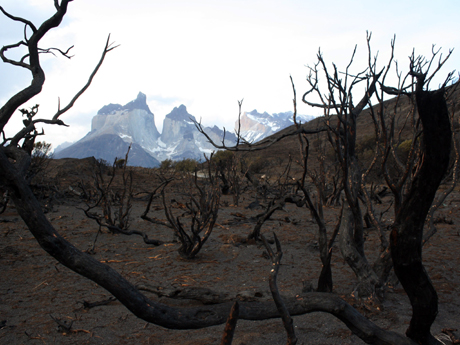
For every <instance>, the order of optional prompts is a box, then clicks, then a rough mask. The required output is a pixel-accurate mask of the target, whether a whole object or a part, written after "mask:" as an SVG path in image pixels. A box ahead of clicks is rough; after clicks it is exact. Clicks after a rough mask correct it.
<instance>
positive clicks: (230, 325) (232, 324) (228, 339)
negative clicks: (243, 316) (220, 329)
mask: <svg viewBox="0 0 460 345" xmlns="http://www.w3.org/2000/svg"><path fill="white" fill-rule="evenodd" d="M239 313H240V306H239V304H238V301H236V302H235V303H233V306H232V309H230V315H229V316H228V319H227V322H226V323H225V329H224V335H223V336H222V341H221V343H220V344H221V345H231V344H232V341H233V335H234V334H235V329H236V323H237V322H238V315H239Z"/></svg>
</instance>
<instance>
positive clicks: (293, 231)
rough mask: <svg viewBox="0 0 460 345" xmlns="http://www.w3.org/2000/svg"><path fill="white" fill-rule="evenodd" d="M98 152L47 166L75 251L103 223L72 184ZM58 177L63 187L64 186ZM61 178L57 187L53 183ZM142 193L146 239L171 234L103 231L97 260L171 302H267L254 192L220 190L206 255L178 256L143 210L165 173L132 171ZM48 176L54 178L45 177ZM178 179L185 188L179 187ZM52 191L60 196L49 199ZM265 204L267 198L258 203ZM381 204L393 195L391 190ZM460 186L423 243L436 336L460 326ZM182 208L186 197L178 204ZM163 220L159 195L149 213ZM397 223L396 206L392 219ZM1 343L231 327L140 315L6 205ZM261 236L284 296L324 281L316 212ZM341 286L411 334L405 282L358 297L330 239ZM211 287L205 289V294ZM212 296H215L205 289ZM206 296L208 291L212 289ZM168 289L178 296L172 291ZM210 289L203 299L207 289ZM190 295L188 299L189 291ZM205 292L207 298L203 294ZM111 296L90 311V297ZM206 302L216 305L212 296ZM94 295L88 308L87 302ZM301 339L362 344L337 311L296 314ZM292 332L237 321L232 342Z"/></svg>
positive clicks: (371, 246)
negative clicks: (255, 238)
mask: <svg viewBox="0 0 460 345" xmlns="http://www.w3.org/2000/svg"><path fill="white" fill-rule="evenodd" d="M90 163H91V160H89V159H88V160H59V161H55V162H53V164H52V165H51V172H50V173H49V174H48V179H47V180H46V181H42V182H43V183H44V184H45V185H47V186H50V185H54V186H55V188H53V189H52V190H48V191H47V190H45V189H42V193H45V194H46V195H47V196H48V198H46V199H44V200H43V203H44V205H46V207H47V209H49V212H48V213H47V217H48V219H49V220H50V221H51V222H52V224H53V225H54V226H55V228H56V229H57V231H58V232H59V233H60V234H61V235H63V236H64V237H65V238H67V239H68V240H69V241H71V242H72V243H73V244H75V245H76V246H77V247H79V248H80V249H81V250H89V249H91V248H92V247H93V244H94V242H95V238H96V235H97V232H98V226H97V224H96V223H95V222H94V221H93V220H91V219H88V218H86V217H85V215H84V213H83V211H82V210H81V209H80V208H84V207H85V203H84V200H82V199H81V198H79V197H78V196H76V195H75V193H74V192H71V191H70V190H69V186H71V187H72V188H73V189H74V190H76V191H78V190H80V189H79V188H78V183H83V184H85V183H86V184H90V183H91V164H90ZM58 180H59V183H58V182H57V181H58ZM52 181H54V183H53V182H52ZM135 181H136V188H135V191H136V193H139V194H137V196H136V199H135V200H134V205H133V209H132V212H131V216H132V220H131V228H132V229H137V230H141V231H144V232H146V233H147V234H148V236H149V238H154V239H158V240H161V241H164V242H165V244H163V245H161V246H158V247H154V246H149V245H146V244H144V242H143V241H142V238H141V237H139V236H124V235H114V234H110V233H108V232H107V231H106V230H104V231H103V233H102V234H99V236H98V238H97V241H96V245H95V248H94V254H93V255H94V257H95V258H97V259H98V260H100V261H102V262H105V263H107V264H108V265H110V266H112V267H113V268H115V269H116V270H118V271H119V272H120V273H122V274H123V275H124V276H125V277H126V278H127V279H128V280H129V281H131V282H132V283H133V284H135V285H137V286H138V288H139V289H141V290H142V291H143V293H145V294H146V295H147V296H148V297H149V298H151V299H152V300H157V301H160V302H163V303H167V304H170V305H174V306H190V305H197V304H199V303H203V301H198V300H196V299H195V298H187V299H180V298H178V297H180V295H181V294H183V295H185V297H187V292H190V291H192V292H193V291H195V292H196V291H197V290H196V289H195V288H207V289H210V290H212V291H213V292H215V293H218V296H217V297H215V296H214V297H215V298H218V299H223V300H266V299H270V298H271V295H270V292H269V287H268V276H269V271H270V269H271V262H270V260H269V259H268V257H267V255H266V250H265V248H264V247H263V245H261V244H260V243H256V242H251V241H249V242H248V241H246V237H247V235H248V234H249V233H250V232H251V230H252V229H253V227H254V226H255V216H256V215H257V214H259V213H261V212H262V209H260V208H259V209H250V208H246V207H247V206H248V205H249V204H250V203H251V202H253V201H254V197H253V196H251V194H250V193H245V194H243V196H242V198H241V202H240V204H239V206H234V205H233V199H232V197H231V196H223V197H222V199H221V208H220V210H219V218H218V220H217V223H218V224H217V225H216V226H215V228H214V231H213V233H212V235H211V237H210V239H209V241H208V242H207V243H206V244H205V245H204V247H203V249H202V251H201V252H200V253H199V254H198V257H197V258H196V259H194V260H185V259H183V258H181V257H180V256H179V254H178V253H177V249H178V247H179V244H178V243H177V242H173V233H172V230H171V229H169V228H166V227H164V226H160V225H152V224H151V223H149V222H146V221H144V220H142V219H141V218H140V215H141V214H142V213H143V211H144V210H145V207H146V204H147V194H146V193H142V192H149V191H152V190H153V189H154V188H155V187H156V186H157V185H158V180H157V179H156V178H155V177H154V175H153V173H152V171H151V170H148V169H136V171H135ZM45 182H46V183H45ZM181 186H182V187H181ZM181 188H183V185H181V184H180V183H178V184H175V185H171V186H168V189H167V191H168V194H167V198H170V199H173V198H174V199H176V200H179V198H180V197H181V194H180V192H181V191H182V190H183V189H181ZM50 196H53V197H52V198H50ZM259 201H260V203H261V204H262V205H266V202H264V201H263V200H259ZM383 201H384V205H382V209H385V208H386V207H388V205H389V203H390V202H391V198H390V197H389V196H388V197H385V198H384V200H383ZM459 209H460V193H459V192H454V193H453V194H452V195H450V196H449V198H448V199H447V200H446V202H445V203H444V205H443V206H442V207H441V209H440V210H439V211H438V214H437V215H438V216H439V217H440V219H441V220H443V222H441V223H438V224H437V227H438V233H437V234H436V235H435V236H434V237H433V238H432V239H431V240H430V242H429V243H427V244H426V245H425V247H424V256H423V258H424V264H425V266H426V269H427V271H428V273H429V275H430V277H431V279H432V281H433V284H434V286H435V288H436V290H437V292H438V295H439V315H438V317H437V319H436V321H435V323H434V325H433V327H432V331H433V333H435V334H436V333H439V332H440V331H441V329H443V328H454V329H460V317H459V316H460V288H459V284H460V275H459V269H458V267H459V266H460V254H459V253H460V232H459V230H458V224H459V223H460V212H459ZM173 210H174V212H177V215H179V214H180V212H182V210H181V209H180V205H179V204H177V208H175V209H173ZM339 211H340V207H338V206H337V207H329V208H327V209H326V210H325V213H326V214H325V217H326V220H327V226H328V231H329V235H330V233H332V229H333V228H334V226H335V223H336V220H337V215H338V213H339ZM150 215H154V216H156V217H158V218H159V219H165V217H164V211H163V209H162V203H161V201H160V199H157V200H155V201H154V205H153V207H152V212H151V213H150ZM385 217H386V218H387V219H386V222H387V224H390V222H391V218H392V214H391V212H388V213H386V214H385V215H384V218H385ZM0 222H1V223H0V224H1V225H0V229H1V230H0V236H1V238H2V240H1V243H0V267H1V279H0V327H1V329H0V343H1V344H181V345H186V344H219V343H220V340H221V337H222V333H223V329H224V325H220V326H215V327H210V328H206V329H200V330H181V331H178V330H168V329H164V328H162V327H158V326H156V325H153V324H148V323H146V322H145V321H142V320H140V319H138V318H137V317H135V316H134V315H132V314H131V313H130V312H129V311H128V310H127V309H126V308H125V307H124V306H123V305H121V304H120V303H119V302H118V301H116V300H115V301H107V300H108V299H109V298H110V297H111V296H110V295H109V294H108V293H107V292H106V291H105V290H104V289H102V288H100V287H99V286H97V285H96V284H95V283H93V282H91V281H89V280H87V279H85V278H83V277H81V276H79V275H78V274H76V273H74V272H72V271H70V270H69V269H67V268H66V267H63V266H62V265H61V264H59V263H58V262H57V261H56V260H55V259H53V258H52V257H50V256H49V255H48V254H47V253H46V252H45V251H43V250H42V249H41V248H40V247H39V245H38V243H37V242H36V240H35V239H34V238H33V237H32V235H31V233H30V232H29V231H28V229H27V227H26V226H25V224H24V223H23V222H22V220H21V219H20V217H19V216H18V215H17V213H16V212H15V209H14V206H13V205H9V207H8V208H7V210H6V211H5V213H3V214H1V215H0ZM262 232H263V233H264V234H265V235H266V236H267V237H268V238H273V235H272V233H273V232H276V234H277V236H278V238H279V239H280V242H281V245H282V248H283V253H284V255H283V258H282V266H281V269H280V274H279V277H278V285H279V288H280V292H281V294H282V295H284V296H296V295H298V294H299V293H301V291H302V289H303V288H304V287H305V286H306V287H308V286H310V285H311V286H313V288H315V287H316V284H317V279H318V277H319V272H320V270H321V262H320V259H319V250H318V244H317V226H316V224H315V223H314V221H313V220H312V217H311V216H310V213H309V211H308V210H307V209H306V208H305V207H303V208H299V207H297V206H295V205H294V204H287V205H286V207H285V208H284V210H282V211H277V212H276V213H275V214H274V216H273V217H272V219H271V220H269V221H267V222H266V223H265V224H264V226H263V228H262ZM378 248H379V239H378V236H377V233H376V232H375V231H374V230H372V229H370V230H369V231H368V232H367V238H366V250H367V255H368V258H369V261H371V262H372V261H373V260H374V259H375V257H376V256H377V255H378ZM332 274H333V280H334V292H333V293H334V294H337V295H339V296H341V297H342V298H344V299H345V300H347V301H348V302H349V303H351V304H353V305H355V306H356V308H358V309H359V310H360V311H361V312H362V313H364V314H365V315H366V316H367V317H368V318H369V319H371V320H372V321H374V322H375V323H376V324H377V325H379V326H380V327H382V328H384V329H388V330H393V331H395V332H399V333H402V334H403V333H404V332H405V330H406V329H407V326H408V323H409V320H410V317H411V308H410V304H409V301H408V298H407V297H406V295H405V293H404V291H403V290H402V288H401V286H400V285H396V286H395V287H394V288H389V289H388V290H387V292H386V296H385V301H384V302H383V304H382V305H376V304H374V305H372V304H369V303H363V302H362V301H360V300H358V299H355V298H353V297H352V295H351V294H352V292H353V290H354V287H355V285H356V284H357V281H356V278H355V276H354V274H353V272H352V271H351V269H350V268H349V267H348V266H347V264H346V263H345V262H344V260H343V259H342V257H341V255H340V251H339V249H338V248H337V247H334V251H333V258H332ZM205 295H206V294H205ZM208 295H209V294H208ZM208 295H206V296H208ZM165 296H175V297H174V298H170V297H165ZM206 296H205V297H206ZM188 297H190V296H188ZM203 298H204V297H203ZM101 301H107V304H102V305H99V306H95V307H92V308H85V305H86V306H87V304H88V303H94V302H101ZM205 302H206V303H207V302H209V300H208V301H206V300H205ZM85 303H86V304H85ZM294 325H295V330H296V334H297V336H298V339H299V341H298V344H363V342H362V341H361V340H360V339H358V338H357V337H356V336H354V335H352V334H351V332H350V331H349V330H348V328H347V327H346V326H345V325H344V324H343V323H341V322H340V321H338V320H337V319H335V318H334V317H333V316H331V315H328V314H324V313H313V314H309V315H303V316H296V317H294ZM285 342H286V334H285V331H284V328H283V325H282V322H281V320H280V319H272V320H266V321H257V322H256V321H244V320H240V321H238V327H237V329H236V333H235V338H234V342H233V343H234V344H237V345H242V344H261V345H262V344H263V345H267V344H284V343H285Z"/></svg>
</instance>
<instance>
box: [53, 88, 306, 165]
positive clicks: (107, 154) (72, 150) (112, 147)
mask: <svg viewBox="0 0 460 345" xmlns="http://www.w3.org/2000/svg"><path fill="white" fill-rule="evenodd" d="M297 119H298V121H301V122H303V123H304V122H306V121H309V120H311V119H312V117H308V116H303V115H301V116H298V117H297ZM194 121H195V117H194V116H193V115H191V114H189V113H188V111H187V108H186V107H185V105H180V106H179V107H176V108H174V109H173V110H172V111H171V112H170V113H169V114H168V115H166V117H165V119H164V121H163V131H162V133H161V134H160V133H159V132H158V130H157V128H156V126H155V116H154V114H153V113H152V112H151V111H150V109H149V107H148V105H147V97H146V96H145V95H144V94H143V93H142V92H139V94H138V95H137V98H136V99H135V100H133V101H131V102H129V103H128V104H126V105H124V106H122V105H120V104H108V105H105V106H103V107H102V108H101V109H100V110H99V111H98V112H97V114H96V115H95V116H94V117H93V119H92V122H91V131H90V132H89V133H88V134H86V135H85V136H84V137H83V138H82V139H80V140H79V141H77V142H76V143H74V144H72V145H70V146H68V147H65V148H61V147H60V150H56V151H55V154H54V157H55V158H66V157H71V158H85V157H91V156H94V157H95V158H97V159H104V160H106V161H108V162H113V161H114V160H115V158H122V157H125V154H126V151H127V149H128V147H129V145H130V144H131V151H130V154H129V159H128V164H129V165H133V166H143V167H156V166H159V164H160V162H161V161H163V160H165V159H172V160H180V159H184V158H192V159H196V160H202V159H203V154H208V155H209V154H210V153H211V152H212V151H215V150H216V149H215V148H214V147H213V146H212V145H211V144H210V143H209V142H208V140H207V139H206V137H205V136H204V135H202V134H201V133H200V132H199V131H198V130H197V129H196V127H195V124H194ZM292 124H293V120H292V112H286V113H278V114H272V115H270V114H268V113H266V112H264V113H262V114H260V113H258V112H257V111H256V110H253V111H251V112H248V113H244V114H243V115H242V116H241V127H240V134H241V135H242V137H243V138H245V139H246V140H247V141H249V142H254V141H258V140H261V139H263V138H265V137H267V136H269V135H271V134H273V133H275V132H277V131H279V130H281V129H283V128H286V127H288V126H291V125H292ZM237 125H238V122H237ZM204 131H205V132H206V133H207V134H208V135H209V137H210V138H211V139H212V140H213V141H214V142H215V143H221V142H222V138H223V135H224V132H223V131H222V130H221V129H219V128H218V127H217V126H214V127H204ZM225 143H226V145H228V146H232V145H234V144H235V143H236V136H235V134H234V133H229V132H227V133H226V134H225Z"/></svg>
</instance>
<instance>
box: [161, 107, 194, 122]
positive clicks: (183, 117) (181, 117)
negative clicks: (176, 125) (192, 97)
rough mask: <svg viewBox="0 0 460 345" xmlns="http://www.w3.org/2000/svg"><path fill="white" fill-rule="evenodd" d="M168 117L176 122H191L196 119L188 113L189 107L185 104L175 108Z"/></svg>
mask: <svg viewBox="0 0 460 345" xmlns="http://www.w3.org/2000/svg"><path fill="white" fill-rule="evenodd" d="M166 117H167V118H168V119H171V120H175V121H190V118H192V119H195V117H194V116H193V115H190V114H189V113H188V111H187V107H186V106H185V105H183V104H181V105H180V106H178V107H175V108H174V109H173V110H172V111H171V112H170V113H169V114H168V115H166Z"/></svg>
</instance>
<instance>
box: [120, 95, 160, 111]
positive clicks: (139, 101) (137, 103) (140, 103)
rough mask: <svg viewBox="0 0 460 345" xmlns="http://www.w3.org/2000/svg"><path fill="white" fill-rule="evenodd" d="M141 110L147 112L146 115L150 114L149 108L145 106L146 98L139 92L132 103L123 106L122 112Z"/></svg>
mask: <svg viewBox="0 0 460 345" xmlns="http://www.w3.org/2000/svg"><path fill="white" fill-rule="evenodd" d="M134 109H141V110H145V111H147V113H149V114H152V115H153V113H152V112H151V111H150V108H149V106H148V105H147V96H146V95H145V94H143V93H142V92H139V93H138V95H137V98H136V99H135V100H134V101H131V102H129V103H127V104H126V105H124V106H123V110H134Z"/></svg>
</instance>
